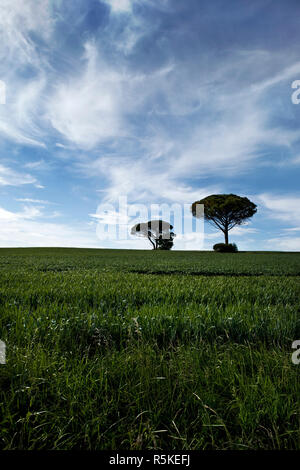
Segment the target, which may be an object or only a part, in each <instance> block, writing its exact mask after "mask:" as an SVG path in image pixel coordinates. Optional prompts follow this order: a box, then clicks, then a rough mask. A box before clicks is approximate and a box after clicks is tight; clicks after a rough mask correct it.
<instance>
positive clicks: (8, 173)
mask: <svg viewBox="0 0 300 470" xmlns="http://www.w3.org/2000/svg"><path fill="white" fill-rule="evenodd" d="M36 183H37V180H36V179H35V178H34V177H33V176H31V175H30V174H27V173H20V172H18V171H15V170H12V169H11V168H8V167H6V166H4V165H1V164H0V185H2V186H21V185H24V184H36Z"/></svg>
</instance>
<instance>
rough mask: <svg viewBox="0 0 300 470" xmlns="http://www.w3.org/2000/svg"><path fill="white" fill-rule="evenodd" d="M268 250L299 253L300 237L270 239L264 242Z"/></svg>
mask: <svg viewBox="0 0 300 470" xmlns="http://www.w3.org/2000/svg"><path fill="white" fill-rule="evenodd" d="M266 244H267V245H269V249H272V250H274V249H275V250H279V251H300V237H280V238H271V239H270V240H267V241H266Z"/></svg>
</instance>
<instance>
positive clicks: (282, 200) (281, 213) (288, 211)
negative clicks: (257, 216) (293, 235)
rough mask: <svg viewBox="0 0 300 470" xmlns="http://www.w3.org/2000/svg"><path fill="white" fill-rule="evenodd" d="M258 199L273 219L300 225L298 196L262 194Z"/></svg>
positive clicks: (299, 201) (299, 198)
mask: <svg viewBox="0 0 300 470" xmlns="http://www.w3.org/2000/svg"><path fill="white" fill-rule="evenodd" d="M256 199H257V200H258V201H259V202H260V203H261V205H262V206H263V208H264V209H265V210H266V215H267V216H268V217H271V218H273V219H277V220H280V221H283V222H289V223H292V224H294V225H297V224H300V197H299V196H298V195H295V196H294V195H282V196H281V195H275V194H268V193H264V194H260V195H258V196H257V197H256Z"/></svg>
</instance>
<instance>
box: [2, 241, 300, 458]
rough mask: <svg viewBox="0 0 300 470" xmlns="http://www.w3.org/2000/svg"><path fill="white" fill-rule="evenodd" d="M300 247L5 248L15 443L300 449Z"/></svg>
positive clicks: (7, 384) (10, 444)
mask: <svg viewBox="0 0 300 470" xmlns="http://www.w3.org/2000/svg"><path fill="white" fill-rule="evenodd" d="M299 278H300V254H299V253H262V252H260V253H254V252H252V253H237V254H228V253H226V254H220V253H210V252H176V251H174V252H169V253H167V252H165V253H164V252H152V251H130V250H123V251H118V250H83V249H82V250H81V249H78V250H76V249H50V248H49V249H1V250H0V338H1V339H2V340H4V341H5V342H6V344H7V364H6V365H1V366H0V387H1V388H0V446H1V448H2V449H67V450H69V449H93V450H104V449H110V450H115V449H131V450H134V449H135V450H139V449H162V450H171V449H172V450H175V449H176V450H192V449H197V450H198V449H248V450H249V449H300V413H299V411H300V410H299V396H300V383H299V370H300V369H299V367H300V366H296V365H294V364H293V363H292V361H291V354H292V349H291V344H292V342H293V341H294V340H295V339H300V314H299V312H300V307H299V298H300V283H299Z"/></svg>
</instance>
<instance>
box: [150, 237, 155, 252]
mask: <svg viewBox="0 0 300 470" xmlns="http://www.w3.org/2000/svg"><path fill="white" fill-rule="evenodd" d="M148 240H149V242H150V243H151V245H152V246H153V250H156V248H155V245H154V243H153V241H152V240H151V238H150V237H148Z"/></svg>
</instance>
